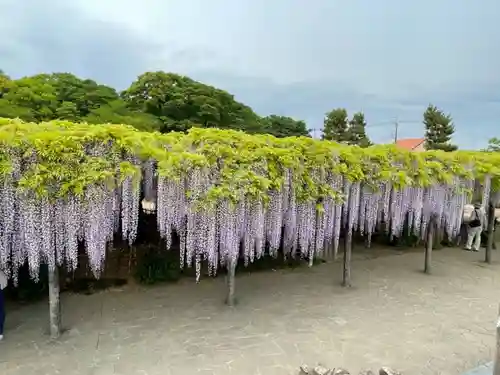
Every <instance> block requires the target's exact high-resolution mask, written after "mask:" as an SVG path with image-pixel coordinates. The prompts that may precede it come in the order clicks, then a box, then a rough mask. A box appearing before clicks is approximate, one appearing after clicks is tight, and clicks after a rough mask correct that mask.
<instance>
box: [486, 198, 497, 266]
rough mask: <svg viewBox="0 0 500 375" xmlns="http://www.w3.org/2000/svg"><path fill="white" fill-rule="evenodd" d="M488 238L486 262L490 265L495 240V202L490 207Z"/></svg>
mask: <svg viewBox="0 0 500 375" xmlns="http://www.w3.org/2000/svg"><path fill="white" fill-rule="evenodd" d="M486 230H487V231H488V238H487V241H486V250H485V252H484V261H485V262H486V263H488V264H490V263H491V250H492V249H493V241H494V239H495V233H493V231H494V230H495V206H494V205H493V202H490V204H489V205H488V227H487V229H486Z"/></svg>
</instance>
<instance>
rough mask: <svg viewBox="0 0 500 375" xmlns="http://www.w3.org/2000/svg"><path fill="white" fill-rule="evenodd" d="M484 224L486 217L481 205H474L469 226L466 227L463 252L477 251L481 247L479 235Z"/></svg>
mask: <svg viewBox="0 0 500 375" xmlns="http://www.w3.org/2000/svg"><path fill="white" fill-rule="evenodd" d="M485 224H486V215H485V214H484V212H483V210H482V208H481V204H480V203H476V204H474V210H473V211H472V214H471V216H470V221H469V225H468V227H467V243H466V244H465V250H468V251H471V250H472V251H479V248H480V247H481V233H482V231H483V227H484V225H485Z"/></svg>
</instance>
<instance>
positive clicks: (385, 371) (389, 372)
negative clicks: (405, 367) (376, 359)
mask: <svg viewBox="0 0 500 375" xmlns="http://www.w3.org/2000/svg"><path fill="white" fill-rule="evenodd" d="M378 373H379V375H401V373H400V372H398V371H396V370H393V369H391V368H389V367H382V368H381V369H380V371H379V372H378Z"/></svg>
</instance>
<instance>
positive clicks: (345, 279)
mask: <svg viewBox="0 0 500 375" xmlns="http://www.w3.org/2000/svg"><path fill="white" fill-rule="evenodd" d="M344 236H345V237H344V272H343V275H342V286H346V287H349V286H351V254H352V233H349V232H346V233H345V234H344Z"/></svg>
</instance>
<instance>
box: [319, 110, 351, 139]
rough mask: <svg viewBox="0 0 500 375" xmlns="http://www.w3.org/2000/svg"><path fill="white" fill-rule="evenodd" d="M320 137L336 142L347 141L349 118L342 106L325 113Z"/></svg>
mask: <svg viewBox="0 0 500 375" xmlns="http://www.w3.org/2000/svg"><path fill="white" fill-rule="evenodd" d="M322 138H323V139H326V140H329V141H336V142H348V141H349V120H348V118H347V111H346V110H345V109H344V108H337V109H333V110H331V111H330V112H328V113H327V114H326V116H325V120H324V125H323V135H322Z"/></svg>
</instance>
